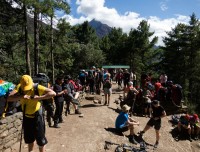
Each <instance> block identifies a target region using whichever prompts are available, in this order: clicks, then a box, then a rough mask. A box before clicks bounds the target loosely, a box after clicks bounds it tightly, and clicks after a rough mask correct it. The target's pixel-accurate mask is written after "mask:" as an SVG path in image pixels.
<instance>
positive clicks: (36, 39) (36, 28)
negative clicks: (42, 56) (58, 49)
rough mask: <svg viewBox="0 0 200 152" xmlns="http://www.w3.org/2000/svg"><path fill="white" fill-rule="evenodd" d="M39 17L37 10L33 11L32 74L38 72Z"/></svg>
mask: <svg viewBox="0 0 200 152" xmlns="http://www.w3.org/2000/svg"><path fill="white" fill-rule="evenodd" d="M38 20H39V15H38V12H37V9H36V8H35V11H34V74H35V75H36V74H38V72H39V23H38Z"/></svg>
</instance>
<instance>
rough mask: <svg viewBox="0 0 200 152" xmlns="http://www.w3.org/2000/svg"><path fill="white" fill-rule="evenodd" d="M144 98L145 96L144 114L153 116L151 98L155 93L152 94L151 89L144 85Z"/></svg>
mask: <svg viewBox="0 0 200 152" xmlns="http://www.w3.org/2000/svg"><path fill="white" fill-rule="evenodd" d="M142 94H143V98H144V100H145V101H144V116H145V117H146V118H147V117H150V118H151V110H152V108H151V99H152V98H153V95H152V94H151V91H150V90H149V88H148V86H145V87H144V90H143V92H142Z"/></svg>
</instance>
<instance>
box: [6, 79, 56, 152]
mask: <svg viewBox="0 0 200 152" xmlns="http://www.w3.org/2000/svg"><path fill="white" fill-rule="evenodd" d="M36 87H37V88H36ZM36 91H37V93H38V94H37V93H36ZM55 95H56V93H55V92H54V91H53V90H51V89H49V88H46V87H44V86H42V85H39V84H37V85H36V84H34V83H33V80H32V78H31V77H30V76H29V75H23V76H22V77H21V79H20V83H19V84H18V85H17V86H16V88H15V89H14V90H13V91H12V92H11V93H10V95H9V97H8V101H10V102H11V101H18V100H20V102H21V105H22V110H23V113H24V114H23V124H22V125H23V128H24V140H25V143H27V144H28V151H29V152H31V151H33V147H34V141H35V140H36V142H37V144H38V145H39V151H40V152H44V151H45V148H44V146H45V145H46V144H47V139H46V137H45V121H44V117H43V112H42V106H41V102H40V101H41V100H44V99H49V98H52V97H53V96H55Z"/></svg>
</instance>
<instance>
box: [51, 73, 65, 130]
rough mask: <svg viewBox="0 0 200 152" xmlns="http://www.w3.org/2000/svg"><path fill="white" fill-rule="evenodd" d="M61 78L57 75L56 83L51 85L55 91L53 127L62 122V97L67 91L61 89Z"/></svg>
mask: <svg viewBox="0 0 200 152" xmlns="http://www.w3.org/2000/svg"><path fill="white" fill-rule="evenodd" d="M63 80H64V79H63V78H62V77H58V78H57V79H56V83H55V85H54V87H53V90H54V91H55V92H56V96H55V97H54V101H55V105H56V111H55V115H54V127H55V128H60V127H59V126H58V123H62V122H63V119H62V112H63V102H64V97H63V95H64V94H65V93H67V90H63V89H62V83H63Z"/></svg>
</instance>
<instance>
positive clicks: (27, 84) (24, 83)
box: [20, 75, 33, 91]
mask: <svg viewBox="0 0 200 152" xmlns="http://www.w3.org/2000/svg"><path fill="white" fill-rule="evenodd" d="M20 86H21V89H22V91H28V90H31V89H32V88H33V79H32V78H31V77H30V76H29V75H23V76H22V77H21V79H20Z"/></svg>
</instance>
